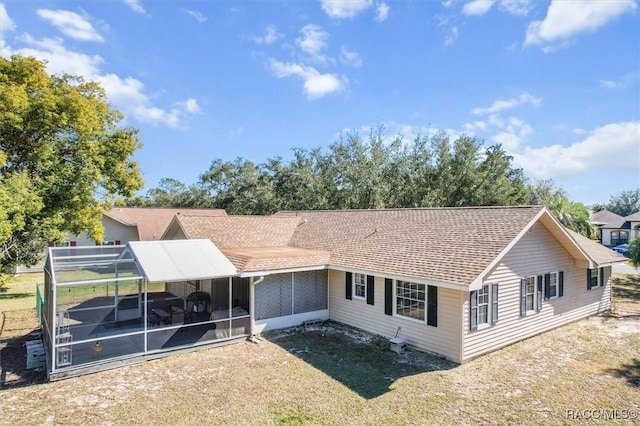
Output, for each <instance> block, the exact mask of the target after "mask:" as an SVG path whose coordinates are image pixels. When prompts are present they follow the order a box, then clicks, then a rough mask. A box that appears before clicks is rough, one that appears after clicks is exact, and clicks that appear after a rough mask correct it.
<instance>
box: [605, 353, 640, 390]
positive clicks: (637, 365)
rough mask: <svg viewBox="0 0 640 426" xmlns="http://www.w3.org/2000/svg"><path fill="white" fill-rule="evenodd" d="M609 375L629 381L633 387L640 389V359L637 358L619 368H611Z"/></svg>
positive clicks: (608, 371)
mask: <svg viewBox="0 0 640 426" xmlns="http://www.w3.org/2000/svg"><path fill="white" fill-rule="evenodd" d="M607 373H609V374H613V375H615V376H617V377H623V378H625V379H627V382H629V384H630V385H631V386H635V387H640V358H635V359H633V360H632V361H631V362H629V363H628V364H622V365H621V366H620V367H619V368H610V369H608V370H607Z"/></svg>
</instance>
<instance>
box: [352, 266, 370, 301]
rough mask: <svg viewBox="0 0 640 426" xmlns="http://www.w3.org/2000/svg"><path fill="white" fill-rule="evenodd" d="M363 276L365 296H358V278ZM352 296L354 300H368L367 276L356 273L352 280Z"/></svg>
mask: <svg viewBox="0 0 640 426" xmlns="http://www.w3.org/2000/svg"><path fill="white" fill-rule="evenodd" d="M357 276H361V277H364V296H358V294H357V291H356V277H357ZM351 285H352V287H351V294H352V296H353V298H354V299H360V300H367V276H366V275H365V274H359V273H357V272H356V273H354V274H353V278H352V279H351Z"/></svg>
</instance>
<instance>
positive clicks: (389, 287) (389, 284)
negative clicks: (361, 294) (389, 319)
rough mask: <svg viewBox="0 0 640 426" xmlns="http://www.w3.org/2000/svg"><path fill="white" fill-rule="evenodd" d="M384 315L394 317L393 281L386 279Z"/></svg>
mask: <svg viewBox="0 0 640 426" xmlns="http://www.w3.org/2000/svg"><path fill="white" fill-rule="evenodd" d="M384 313H385V314H386V315H393V280H392V279H391V278H385V279H384Z"/></svg>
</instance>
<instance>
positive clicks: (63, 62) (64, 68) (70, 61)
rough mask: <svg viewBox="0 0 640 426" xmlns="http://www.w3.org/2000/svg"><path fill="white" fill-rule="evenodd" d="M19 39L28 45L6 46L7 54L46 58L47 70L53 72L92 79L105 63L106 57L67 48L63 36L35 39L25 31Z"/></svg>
mask: <svg viewBox="0 0 640 426" xmlns="http://www.w3.org/2000/svg"><path fill="white" fill-rule="evenodd" d="M19 41H20V42H21V43H23V44H25V45H26V47H22V48H20V49H13V48H11V47H10V46H6V48H5V51H6V52H8V53H7V56H9V55H14V54H17V55H23V56H34V57H36V58H38V59H40V60H45V61H47V70H48V71H49V72H50V73H51V74H61V73H68V74H72V75H80V76H83V77H85V78H87V79H91V78H92V77H94V76H96V75H98V73H99V71H98V70H99V68H100V65H101V64H102V63H104V59H102V57H100V56H99V55H87V54H85V53H80V52H74V51H70V50H67V49H66V48H65V47H64V42H63V40H62V39H61V38H57V37H56V38H43V39H35V38H33V37H32V36H31V35H29V34H26V33H25V34H23V35H21V36H20V39H19ZM4 54H5V52H4V51H3V55H4Z"/></svg>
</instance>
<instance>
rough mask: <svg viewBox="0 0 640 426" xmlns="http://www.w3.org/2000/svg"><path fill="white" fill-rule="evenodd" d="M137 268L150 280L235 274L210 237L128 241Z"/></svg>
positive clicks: (194, 278) (161, 280)
mask: <svg viewBox="0 0 640 426" xmlns="http://www.w3.org/2000/svg"><path fill="white" fill-rule="evenodd" d="M128 246H129V249H130V250H131V254H132V255H133V257H134V259H135V260H136V263H137V264H138V267H139V268H140V270H141V271H142V273H143V274H144V276H145V277H146V278H147V280H149V281H150V282H171V281H189V280H201V279H207V278H221V277H229V276H235V275H237V274H238V271H237V270H236V268H235V266H233V264H232V263H231V262H230V261H229V259H227V258H226V256H225V255H224V254H222V252H221V251H220V250H219V249H218V248H217V247H216V246H215V245H214V244H213V243H212V242H211V241H210V240H160V241H130V242H129V243H128Z"/></svg>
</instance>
